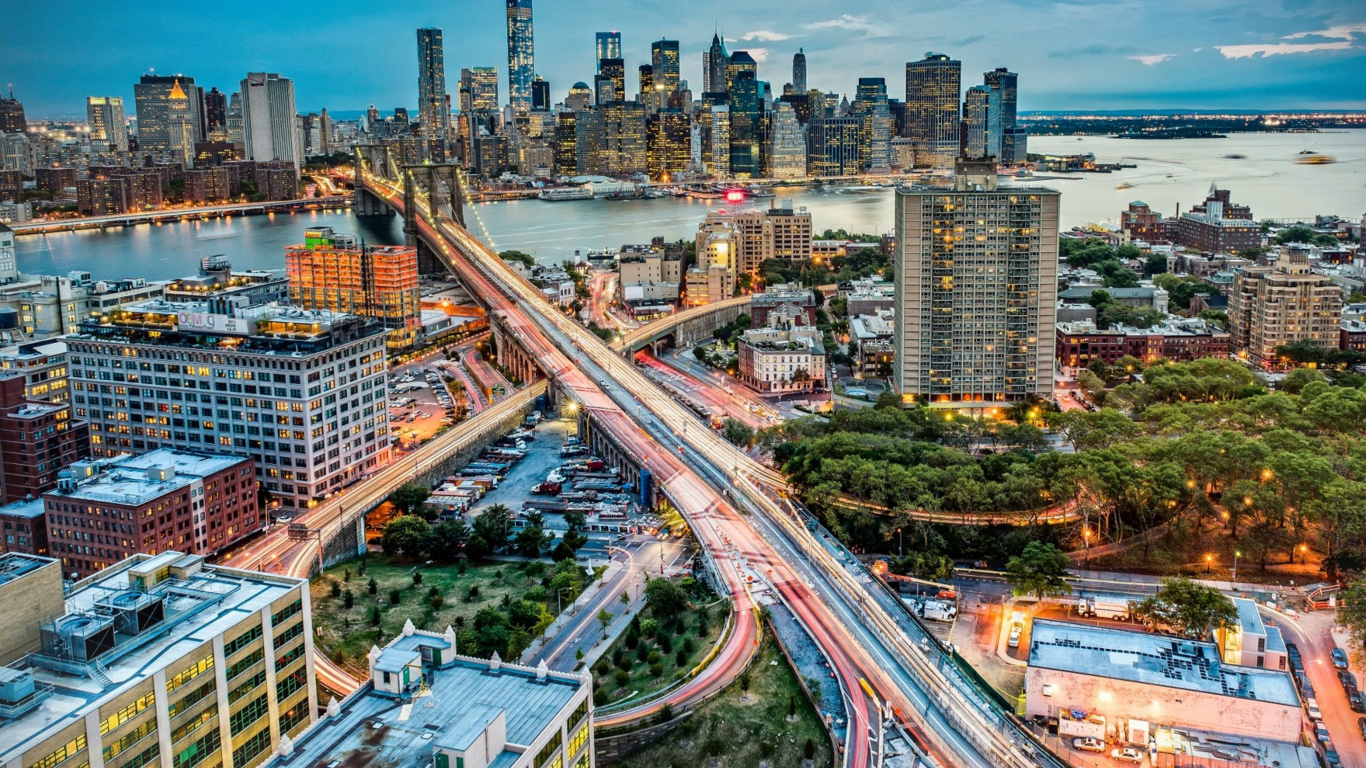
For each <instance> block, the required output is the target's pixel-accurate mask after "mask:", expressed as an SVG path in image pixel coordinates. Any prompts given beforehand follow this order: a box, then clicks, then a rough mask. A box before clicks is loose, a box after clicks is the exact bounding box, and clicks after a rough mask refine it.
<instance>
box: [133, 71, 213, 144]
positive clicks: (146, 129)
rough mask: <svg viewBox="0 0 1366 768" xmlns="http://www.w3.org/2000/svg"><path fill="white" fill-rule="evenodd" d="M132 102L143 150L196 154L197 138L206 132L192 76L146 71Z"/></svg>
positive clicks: (197, 91) (137, 84) (136, 87)
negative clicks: (155, 73)
mask: <svg viewBox="0 0 1366 768" xmlns="http://www.w3.org/2000/svg"><path fill="white" fill-rule="evenodd" d="M172 102H177V103H175V104H174V105H173V103H172ZM133 103H134V106H135V107H136V108H137V118H138V150H139V151H140V152H150V153H154V154H155V153H175V154H177V155H182V156H183V155H184V154H186V153H188V154H191V155H192V154H193V152H194V142H196V141H199V140H200V137H202V136H203V135H204V130H203V126H201V125H200V123H199V115H200V108H199V89H198V88H196V87H195V84H194V78H193V77H182V76H180V75H143V76H142V78H141V79H140V80H139V81H138V82H137V83H136V84H134V85H133ZM184 123H188V124H189V126H188V131H187V129H186V125H185V124H184Z"/></svg>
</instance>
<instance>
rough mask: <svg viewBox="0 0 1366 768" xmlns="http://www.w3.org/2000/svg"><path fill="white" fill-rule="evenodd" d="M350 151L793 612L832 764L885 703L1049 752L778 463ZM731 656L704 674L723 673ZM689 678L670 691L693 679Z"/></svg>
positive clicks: (928, 725) (1040, 753)
mask: <svg viewBox="0 0 1366 768" xmlns="http://www.w3.org/2000/svg"><path fill="white" fill-rule="evenodd" d="M357 165H358V174H357V182H356V183H357V188H358V190H361V192H362V193H364V194H369V195H372V196H375V197H377V198H378V199H382V200H385V201H387V202H388V204H389V205H391V206H392V207H394V208H396V209H398V210H400V211H402V212H404V214H405V217H412V218H413V220H414V223H415V227H416V229H417V230H418V232H419V235H420V237H422V238H423V239H424V240H425V241H426V242H427V244H428V246H429V247H430V248H432V249H433V251H435V252H436V253H437V255H438V256H439V258H441V260H442V261H443V262H444V263H446V264H447V266H449V268H450V269H451V270H452V271H453V272H454V273H455V274H457V275H458V276H459V277H460V279H461V280H462V281H464V282H465V284H466V286H467V288H469V289H470V291H471V293H473V294H475V295H478V296H481V297H483V298H484V299H486V300H488V301H489V303H490V306H491V307H494V309H493V310H492V311H493V312H494V313H497V314H500V315H502V316H503V317H504V319H505V322H506V323H507V324H508V327H509V328H510V329H511V330H512V331H513V332H514V333H516V334H517V338H518V340H519V341H520V342H521V343H522V344H523V345H524V346H525V347H526V348H527V350H528V352H529V353H530V354H531V355H532V356H533V357H534V358H535V359H536V360H537V361H538V364H539V365H540V367H541V368H542V370H544V371H545V372H546V373H547V375H548V376H550V377H552V378H554V379H556V380H557V382H558V386H559V388H560V389H561V390H563V391H564V393H565V395H566V396H568V397H572V398H574V399H575V401H576V402H579V403H581V404H582V407H584V408H587V409H588V410H589V411H590V413H591V417H592V418H593V419H594V420H595V421H596V422H597V423H598V424H599V426H600V428H601V429H603V430H605V431H606V432H607V433H608V434H610V435H612V436H613V439H614V440H615V441H616V442H617V444H618V445H621V446H623V447H624V448H626V450H627V451H628V452H630V453H631V454H632V455H634V456H635V457H637V459H638V460H639V462H640V464H641V465H642V466H643V467H644V468H646V469H648V470H649V471H650V472H651V474H652V476H653V477H655V478H657V480H658V485H659V487H660V489H661V492H662V493H663V494H664V495H665V496H667V497H668V498H669V499H670V500H671V501H672V502H673V503H674V505H675V506H676V507H678V508H679V510H680V511H681V512H683V514H684V515H685V516H686V517H687V518H688V520H689V522H690V524H691V525H692V528H693V531H694V532H695V533H696V534H697V536H698V539H699V541H700V542H701V543H702V546H703V547H704V548H705V549H706V550H707V551H708V552H709V553H710V556H711V557H712V558H713V559H714V563H715V565H714V568H715V569H716V570H717V571H720V572H721V574H722V575H723V576H724V577H725V578H726V583H727V584H728V585H729V586H730V591H731V593H732V594H733V595H734V596H735V598H736V600H735V607H736V610H737V611H740V612H744V611H748V610H750V608H751V607H752V601H751V599H750V597H749V594H750V592H749V590H750V584H751V583H754V584H755V587H754V588H755V589H762V590H763V591H765V592H767V593H769V595H770V597H771V598H773V599H778V600H781V601H783V602H784V603H785V604H786V605H787V606H788V607H789V608H791V609H792V611H793V613H794V614H795V615H796V616H797V617H798V618H799V620H801V621H802V622H803V624H804V625H805V626H806V627H807V629H808V631H809V632H810V633H811V634H812V637H813V638H814V639H815V640H816V642H817V643H818V644H819V645H820V646H821V647H822V648H823V650H824V652H825V653H826V654H827V657H828V658H829V659H830V660H831V662H832V665H833V668H834V670H835V674H836V675H837V677H838V679H839V683H840V686H841V689H842V691H843V692H844V694H845V698H846V701H847V702H849V705H850V714H851V722H850V730H849V732H850V734H851V737H850V743H849V745H848V749H847V751H846V752H845V755H844V761H845V764H846V765H849V766H860V767H861V766H865V765H871V764H875V763H880V762H881V758H882V755H881V754H880V743H881V740H880V739H879V738H878V737H877V736H876V734H877V729H876V727H875V726H879V725H881V723H882V721H883V719H884V717H885V718H886V719H887V720H888V721H891V722H893V723H894V724H898V725H905V726H907V727H909V728H911V729H912V730H913V731H914V733H915V734H916V736H917V737H918V738H917V743H918V744H919V745H920V746H921V747H923V748H924V749H925V750H926V751H927V752H929V753H930V754H931V755H932V756H933V758H934V759H935V760H936V761H937V762H938V763H939V764H941V765H961V766H973V767H974V768H977V767H979V766H980V767H981V768H986V766H1011V767H1012V768H1016V767H1023V766H1039V765H1046V766H1050V768H1052V767H1053V766H1058V767H1059V768H1061V766H1062V765H1064V763H1063V762H1062V761H1061V760H1060V759H1059V758H1058V757H1056V756H1055V755H1053V754H1052V753H1050V752H1048V751H1047V750H1046V749H1045V748H1044V747H1043V746H1042V745H1041V744H1039V743H1038V742H1037V741H1035V740H1034V739H1033V737H1032V736H1031V735H1030V734H1029V733H1028V732H1027V730H1026V729H1025V728H1024V727H1023V726H1022V724H1021V723H1020V722H1019V721H1017V720H1015V719H1014V716H1013V713H1010V712H1007V711H1005V710H1004V709H1003V708H999V707H998V706H997V705H996V704H995V703H994V702H993V700H992V699H991V697H990V696H989V695H988V694H986V692H984V691H983V690H981V689H979V688H976V687H975V685H976V684H975V683H973V682H972V681H970V680H969V679H967V676H966V675H965V674H964V673H963V672H962V671H961V670H959V669H957V668H956V667H954V666H952V665H947V666H946V665H945V664H944V658H945V657H944V654H943V652H942V650H940V649H939V648H938V645H937V644H934V645H933V647H931V645H932V641H931V640H930V638H929V636H928V634H927V633H925V632H924V630H923V627H919V628H917V625H915V623H914V622H913V621H908V620H907V619H906V617H905V612H904V609H903V608H901V606H900V605H899V604H898V603H897V602H896V600H895V598H894V597H893V596H890V595H888V594H885V593H883V592H880V591H879V590H878V589H877V588H876V587H875V586H874V582H873V581H872V580H871V578H870V577H869V575H868V574H867V573H866V571H864V570H863V569H862V568H861V566H859V565H858V564H857V562H856V561H853V560H852V558H849V557H848V555H847V553H842V552H839V551H838V550H832V549H831V548H828V542H827V543H822V541H821V540H819V539H818V538H817V537H816V536H815V535H813V533H812V531H810V530H808V528H807V527H806V525H805V519H804V518H803V517H802V516H801V515H800V513H799V511H798V510H797V509H795V508H794V507H793V506H792V505H791V504H789V503H787V501H786V499H785V498H784V493H785V484H784V480H783V478H782V476H781V475H780V474H779V473H777V472H776V471H774V470H772V469H769V468H767V467H764V466H762V465H760V464H758V463H756V462H753V461H752V460H751V459H750V458H749V457H748V456H747V455H746V454H744V453H743V452H741V451H739V450H738V449H736V448H735V447H734V446H732V445H730V444H729V443H727V442H726V441H724V440H723V439H722V438H720V437H719V436H718V435H716V434H715V433H714V432H713V431H712V430H710V429H707V428H705V427H702V426H701V425H699V424H697V422H696V421H695V420H694V418H693V416H692V415H691V414H690V413H689V412H688V411H686V410H685V409H684V408H682V407H681V406H679V405H678V404H677V403H675V402H674V401H673V400H672V399H671V398H669V397H668V396H667V395H665V394H664V393H663V392H662V391H660V390H659V389H658V388H657V387H655V385H654V384H653V383H651V382H650V381H649V380H648V379H647V378H646V377H645V376H644V374H643V373H641V372H640V371H639V370H637V369H636V367H635V366H634V365H633V364H632V363H631V362H629V361H627V360H625V359H624V358H623V357H621V356H620V355H619V353H618V351H616V350H613V349H611V348H609V347H607V346H606V345H604V344H603V343H602V342H601V340H600V339H598V338H597V337H596V336H595V335H593V334H592V333H590V332H589V331H588V330H587V329H585V328H583V327H582V326H580V325H578V324H577V323H575V322H574V321H572V320H571V319H570V318H568V317H565V316H564V315H563V314H561V313H560V312H559V311H558V309H557V308H554V307H551V306H550V305H549V304H548V303H546V302H545V301H544V300H543V299H542V297H541V296H540V294H539V291H538V290H537V289H536V288H535V287H534V286H532V285H531V284H530V283H528V282H527V281H525V280H524V279H523V278H521V277H520V276H519V275H518V274H517V273H516V272H515V271H513V270H512V269H511V268H510V267H509V266H508V265H506V264H505V263H503V262H502V260H501V259H499V258H498V257H497V255H496V254H495V253H493V252H492V251H491V250H490V249H489V248H488V247H487V246H485V245H484V244H483V243H481V242H479V241H478V240H477V239H476V238H474V237H473V236H472V235H471V234H470V233H469V232H468V231H467V230H465V229H464V227H463V226H461V225H460V223H459V218H460V217H461V216H460V214H461V212H460V211H459V210H458V209H456V208H455V206H450V207H449V209H448V210H447V211H443V210H442V206H443V205H444V204H445V201H447V200H451V199H458V194H457V193H456V192H454V191H452V190H441V189H440V182H437V183H435V184H434V185H433V187H432V188H431V189H430V190H428V191H427V192H426V194H425V195H424V193H423V192H422V191H421V190H417V189H414V188H413V186H415V184H414V181H420V177H418V176H417V174H414V173H413V172H411V171H409V170H406V169H405V170H404V171H403V175H404V179H403V182H402V188H401V187H400V182H398V181H396V180H394V179H393V178H392V177H386V175H385V174H386V173H387V172H389V171H392V170H394V169H393V165H394V164H393V163H392V161H381V162H380V163H375V162H374V161H373V159H372V160H371V161H370V162H365V161H364V160H363V158H362V159H358V163H357ZM455 183H459V181H458V176H457V177H456V182H455ZM424 197H425V199H426V202H425V203H424ZM433 201H435V202H436V204H435V205H433V204H432V203H433ZM571 361H572V362H571ZM675 451H676V452H677V454H676V455H675ZM748 623H749V622H737V627H739V626H745V625H747V624H748ZM730 668H731V667H730V666H729V665H728V666H727V667H726V668H724V669H722V670H720V672H718V675H717V678H716V679H713V680H711V681H710V684H711V685H713V686H714V685H717V684H722V685H723V684H724V682H725V681H726V680H727V679H728V678H726V677H725V673H726V672H727V671H728V670H729V669H730ZM694 682H695V681H690V682H689V683H688V684H687V685H685V686H682V687H681V688H680V691H686V692H696V691H697V690H698V689H699V688H701V687H703V685H704V684H698V685H694ZM864 691H867V695H865V694H864Z"/></svg>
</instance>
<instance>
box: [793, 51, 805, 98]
mask: <svg viewBox="0 0 1366 768" xmlns="http://www.w3.org/2000/svg"><path fill="white" fill-rule="evenodd" d="M792 92H793V93H806V54H805V53H803V52H802V49H801V48H798V49H797V52H796V53H794V54H792Z"/></svg>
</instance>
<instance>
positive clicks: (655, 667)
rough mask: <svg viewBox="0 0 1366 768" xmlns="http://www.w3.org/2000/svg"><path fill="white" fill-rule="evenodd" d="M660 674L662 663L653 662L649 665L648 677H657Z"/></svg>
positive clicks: (662, 672)
mask: <svg viewBox="0 0 1366 768" xmlns="http://www.w3.org/2000/svg"><path fill="white" fill-rule="evenodd" d="M662 674H664V665H663V664H660V663H659V662H655V663H654V664H651V665H650V677H659V676H660V675H662Z"/></svg>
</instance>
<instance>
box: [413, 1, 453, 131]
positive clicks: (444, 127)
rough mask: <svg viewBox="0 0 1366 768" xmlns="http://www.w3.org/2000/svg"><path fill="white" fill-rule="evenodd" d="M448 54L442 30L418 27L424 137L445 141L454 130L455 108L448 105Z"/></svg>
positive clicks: (419, 103) (419, 105) (419, 100)
mask: <svg viewBox="0 0 1366 768" xmlns="http://www.w3.org/2000/svg"><path fill="white" fill-rule="evenodd" d="M447 98H448V95H447V93H446V55H445V52H444V47H443V45H442V41H441V30H439V29H435V28H424V29H419V30H418V31H417V110H418V119H419V120H421V121H422V137H423V138H424V139H427V140H428V141H431V142H444V141H446V140H447V139H448V138H450V134H451V111H450V109H448V108H447V106H446V99H447Z"/></svg>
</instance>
